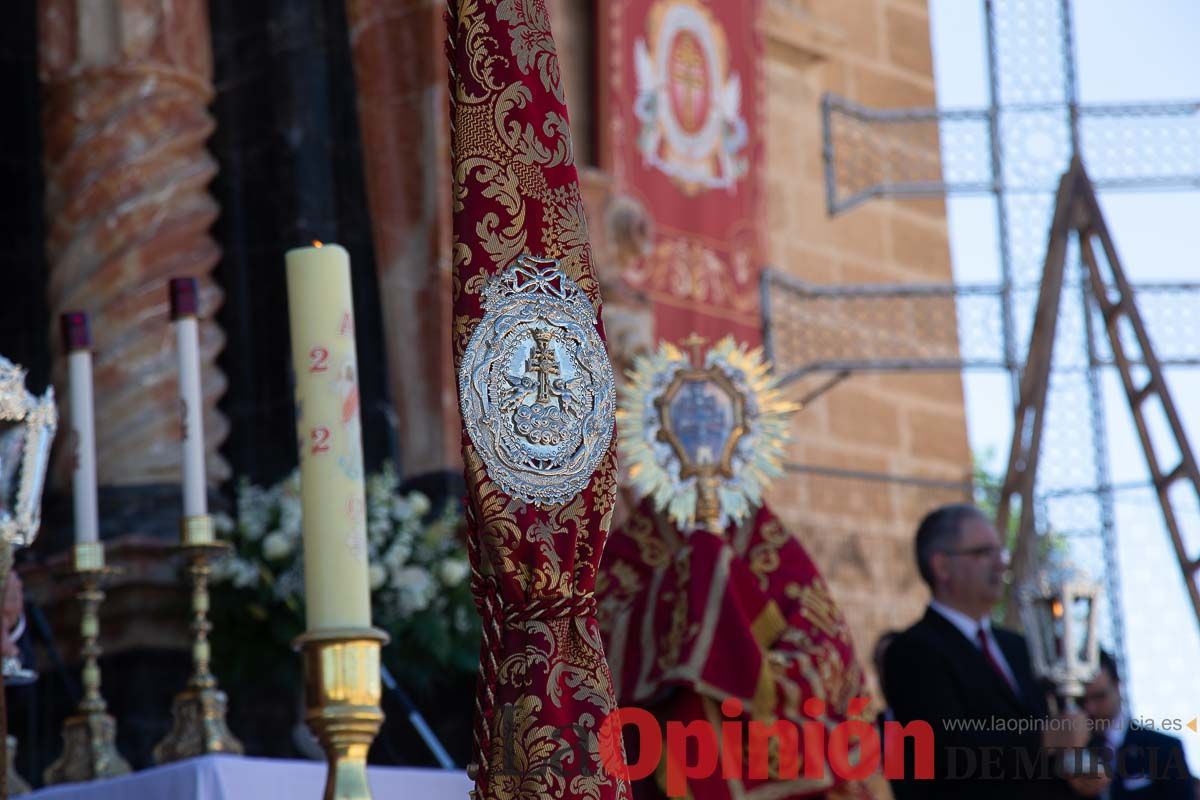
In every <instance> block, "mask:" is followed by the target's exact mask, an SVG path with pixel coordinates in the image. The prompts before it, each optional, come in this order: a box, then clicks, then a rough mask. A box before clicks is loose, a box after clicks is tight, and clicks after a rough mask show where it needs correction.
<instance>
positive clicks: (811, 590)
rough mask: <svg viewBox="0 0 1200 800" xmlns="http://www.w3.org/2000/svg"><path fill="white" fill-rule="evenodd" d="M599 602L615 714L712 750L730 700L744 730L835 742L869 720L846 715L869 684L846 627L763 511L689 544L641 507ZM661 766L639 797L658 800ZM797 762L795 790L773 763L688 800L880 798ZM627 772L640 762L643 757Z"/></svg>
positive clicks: (700, 534) (856, 712)
mask: <svg viewBox="0 0 1200 800" xmlns="http://www.w3.org/2000/svg"><path fill="white" fill-rule="evenodd" d="M596 591H597V597H598V598H599V603H600V627H601V631H602V633H603V635H604V646H605V650H606V652H607V653H608V656H609V663H610V664H611V665H612V670H613V675H614V678H615V680H616V684H617V698H618V701H619V703H620V705H621V706H640V707H644V708H647V710H650V711H652V712H653V713H654V714H655V716H656V717H658V718H659V719H660V720H672V721H675V722H681V723H685V724H686V723H690V722H696V721H707V722H709V723H711V724H712V726H713V729H714V736H718V737H719V736H720V735H722V734H721V733H720V730H721V725H722V723H723V722H724V721H726V720H727V719H729V718H730V717H729V716H727V715H726V714H725V713H724V710H723V709H722V708H721V704H722V703H723V702H724V701H727V700H735V701H737V702H738V704H739V705H740V706H741V708H743V709H744V716H745V717H746V718H747V719H749V720H757V721H766V722H773V721H775V720H786V721H788V722H790V723H792V724H794V725H796V726H797V727H800V726H803V725H805V723H812V722H813V721H817V722H819V723H820V724H821V725H823V726H824V727H825V728H827V730H828V731H832V730H833V729H834V728H836V727H837V726H839V725H840V724H842V723H843V722H844V721H846V720H847V719H848V718H852V717H854V718H857V719H860V720H862V719H865V712H866V709H865V708H856V707H855V705H854V704H853V703H852V702H851V701H852V700H854V699H855V698H860V697H865V696H866V684H865V679H864V676H863V673H862V670H861V668H860V667H859V665H858V662H857V661H856V660H855V657H854V648H853V644H852V642H851V639H850V630H849V627H848V626H847V625H846V621H845V618H844V617H843V616H842V614H841V611H840V610H839V609H838V607H837V605H836V604H835V603H834V601H833V598H832V597H831V596H830V594H829V588H828V586H827V585H826V584H825V581H824V580H823V579H822V578H821V575H820V573H818V572H817V568H816V566H815V565H814V564H813V562H812V559H811V558H809V556H808V553H807V552H806V551H805V550H804V547H803V546H802V545H801V544H800V542H799V541H797V539H796V538H795V537H794V536H792V535H791V534H790V533H788V531H787V530H786V529H784V527H783V525H782V524H781V523H780V522H779V520H778V519H777V518H776V517H775V515H774V514H773V513H771V511H770V510H769V509H767V508H765V507H762V508H759V509H758V511H757V512H756V513H754V514H753V515H752V516H751V517H750V518H749V519H747V520H746V521H745V522H744V523H742V524H741V525H731V526H730V527H729V528H728V529H727V530H726V531H725V532H724V533H723V534H721V535H715V534H712V533H709V532H707V531H694V532H692V533H690V534H687V535H686V536H685V535H683V534H681V533H680V531H679V530H678V529H677V528H675V526H674V525H673V524H672V523H671V522H670V520H668V519H667V518H665V517H664V516H662V515H660V514H656V513H655V512H654V510H653V506H652V505H651V504H650V503H649V501H643V503H642V505H641V506H640V507H639V508H638V509H637V511H636V512H635V513H634V514H632V515H631V517H630V519H629V520H628V521H627V522H626V524H625V525H623V526H622V527H621V528H620V529H619V530H618V531H615V532H614V533H613V535H612V538H611V539H610V540H609V543H608V549H607V550H606V552H605V555H604V565H603V568H602V570H601V574H600V579H599V581H598V583H597V590H596ZM812 701H819V705H817V706H814V705H813V704H812ZM848 712H849V713H848ZM734 718H737V717H736V712H734ZM863 724H865V723H863ZM783 746H784V745H782V744H781V745H780V747H781V748H782V747H783ZM668 756H669V754H668ZM668 756H664V761H663V762H662V765H661V766H660V769H659V770H658V771H657V773H656V774H655V775H654V777H652V778H648V779H646V780H645V781H640V782H639V783H638V785H637V786H636V787H635V796H637V797H639V798H649V797H662V796H665V794H666V790H667V787H668V782H669V776H668V772H667V768H666V760H665V759H666V757H668ZM860 757H863V756H862V755H861V754H860V753H858V752H855V753H854V754H852V755H851V756H850V760H851V761H852V762H857V759H858V758H860ZM803 758H804V754H803V753H801V754H800V763H799V765H798V769H799V772H800V776H799V777H795V778H784V777H781V776H780V775H779V774H778V771H777V770H778V767H779V764H780V761H779V759H778V757H777V758H775V759H773V760H772V764H773V765H774V766H772V767H771V769H770V770H769V772H768V775H767V777H766V778H757V779H756V778H755V777H752V773H751V772H750V769H751V767H752V763H751V762H752V757H751V758H743V759H742V760H741V765H742V767H743V769H742V770H741V774H739V775H737V776H730V775H726V774H724V772H723V770H716V771H714V772H713V774H711V775H706V776H701V777H698V778H692V779H689V780H688V781H687V787H686V788H687V796H688V797H691V798H695V800H730V798H764V800H766V799H767V798H770V799H771V800H784V798H789V799H790V798H802V797H803V798H809V797H828V798H834V797H836V798H871V797H873V796H874V794H873V790H872V789H871V788H870V787H869V786H868V785H867V784H863V783H858V782H846V781H844V780H843V779H842V778H841V777H839V776H838V774H837V773H836V771H835V770H834V769H832V768H830V765H822V766H824V767H825V768H824V769H823V770H819V771H818V774H821V775H822V777H820V778H816V777H809V776H808V775H807V774H806V771H805V768H806V765H805V764H804V763H803ZM629 759H630V761H629V763H631V764H632V763H637V754H636V753H634V752H630V753H629ZM873 780H882V779H881V778H879V777H878V776H876V777H875V778H874V779H873Z"/></svg>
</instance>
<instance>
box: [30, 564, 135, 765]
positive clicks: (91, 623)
mask: <svg viewBox="0 0 1200 800" xmlns="http://www.w3.org/2000/svg"><path fill="white" fill-rule="evenodd" d="M73 555H74V560H73V563H72V569H71V577H73V578H74V579H76V580H77V581H78V582H79V587H80V588H79V593H78V594H77V595H76V596H77V597H78V598H79V604H80V607H81V615H80V624H79V628H80V638H81V639H82V641H83V647H82V649H81V652H82V653H83V658H84V661H83V700H82V701H80V703H79V713H77V714H75V715H74V716H72V717H69V718H68V719H67V721H66V722H64V723H63V732H62V736H63V751H62V755H61V756H59V757H58V760H57V761H55V762H54V763H53V764H51V765H50V766H49V767H47V768H46V772H45V774H44V775H43V778H44V779H45V782H46V783H47V784H56V783H76V782H79V781H90V780H95V779H97V778H111V777H114V776H116V775H125V774H126V773H128V772H129V764H128V762H126V761H125V759H124V758H122V757H121V754H120V753H119V752H117V746H116V738H117V723H116V721H115V720H114V719H113V718H112V717H111V716H109V714H108V711H107V706H106V704H105V702H104V697H103V696H102V695H101V694H100V666H99V664H98V660H99V658H100V652H101V651H100V645H99V638H100V604H101V603H102V602H103V601H104V592H103V591H102V590H101V588H100V587H101V586H102V585H103V584H104V582H105V581H106V580H107V579H108V578H109V577H110V576H111V575H113V574H114V573H115V572H116V570H113V569H111V568H109V567H106V566H105V565H104V547H103V545H101V544H100V543H99V542H92V543H87V544H77V545H75V551H74V554H73Z"/></svg>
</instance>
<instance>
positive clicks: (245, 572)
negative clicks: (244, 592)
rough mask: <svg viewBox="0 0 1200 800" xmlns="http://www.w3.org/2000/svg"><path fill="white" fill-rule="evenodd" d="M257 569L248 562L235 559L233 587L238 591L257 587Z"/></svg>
mask: <svg viewBox="0 0 1200 800" xmlns="http://www.w3.org/2000/svg"><path fill="white" fill-rule="evenodd" d="M258 577H259V576H258V567H256V566H254V565H253V564H251V563H250V562H249V561H243V560H242V559H240V558H239V559H237V561H236V563H235V564H234V566H233V585H234V586H236V587H237V588H239V589H249V588H251V587H253V586H256V585H258Z"/></svg>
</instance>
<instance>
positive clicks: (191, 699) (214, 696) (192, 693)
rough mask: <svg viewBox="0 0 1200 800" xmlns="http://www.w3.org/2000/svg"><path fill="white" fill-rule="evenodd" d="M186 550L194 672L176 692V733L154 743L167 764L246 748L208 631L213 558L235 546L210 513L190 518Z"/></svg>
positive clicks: (186, 522)
mask: <svg viewBox="0 0 1200 800" xmlns="http://www.w3.org/2000/svg"><path fill="white" fill-rule="evenodd" d="M182 528H183V530H182V539H183V544H182V546H181V547H180V550H181V551H182V552H183V553H184V556H185V557H186V558H187V561H188V572H189V574H190V575H191V579H192V636H193V639H192V663H193V672H192V677H191V678H190V679H189V680H188V685H187V688H186V689H184V690H183V691H182V692H180V693H179V694H177V695H176V696H175V701H174V703H173V704H172V708H171V713H172V716H173V718H174V722H173V724H172V726H171V731H170V733H168V734H167V736H166V738H164V739H163V740H162V741H161V742H159V743H158V744H157V745H156V746H155V748H154V762H155V763H156V764H167V763H170V762H172V761H180V760H182V759H185V758H192V757H194V756H200V755H204V754H206V753H236V754H238V755H241V753H242V752H243V748H242V743H241V742H239V741H238V740H237V738H236V737H235V736H234V735H233V734H232V733H231V732H230V731H229V726H228V725H227V724H226V722H225V709H226V707H227V705H228V701H227V699H226V697H225V693H224V692H222V691H221V690H220V689H218V688H217V679H216V676H214V675H213V674H212V671H211V669H210V667H209V662H210V660H211V652H210V649H209V645H208V633H209V631H211V630H212V623H210V622H209V621H208V578H209V575H210V573H211V572H212V562H213V560H215V559H216V558H218V557H220V556H222V555H224V554H225V552H226V551H227V550H228V549H229V545H228V544H227V543H225V542H218V541H216V540H215V538H214V537H213V533H212V521H211V518H209V517H207V516H200V517H185V518H184V520H183V526H182Z"/></svg>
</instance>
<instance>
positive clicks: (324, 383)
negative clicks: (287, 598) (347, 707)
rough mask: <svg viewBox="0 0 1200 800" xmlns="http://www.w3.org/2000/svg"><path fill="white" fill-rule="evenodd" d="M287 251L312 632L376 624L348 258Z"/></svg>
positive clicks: (323, 249)
mask: <svg viewBox="0 0 1200 800" xmlns="http://www.w3.org/2000/svg"><path fill="white" fill-rule="evenodd" d="M314 244H315V246H313V247H301V248H297V249H295V250H290V251H288V254H287V285H288V313H289V316H290V319H291V334H292V367H293V369H294V371H295V375H296V435H297V445H298V446H299V450H300V495H301V507H302V509H303V514H304V523H303V528H304V587H305V604H306V606H307V611H308V629H309V630H316V629H320V628H365V627H368V626H370V624H371V598H370V589H369V584H368V579H367V530H366V502H365V495H364V492H363V466H362V433H361V430H360V427H361V426H360V422H359V408H358V404H359V401H358V362H357V358H356V356H355V347H354V303H353V300H352V297H351V293H350V257H349V255H347V253H346V251H345V250H344V249H343V248H341V247H339V246H338V245H335V244H331V245H325V246H321V245H320V244H316V243H314Z"/></svg>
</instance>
